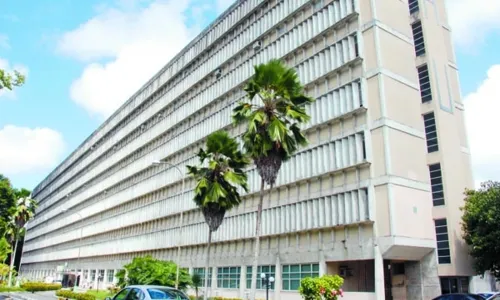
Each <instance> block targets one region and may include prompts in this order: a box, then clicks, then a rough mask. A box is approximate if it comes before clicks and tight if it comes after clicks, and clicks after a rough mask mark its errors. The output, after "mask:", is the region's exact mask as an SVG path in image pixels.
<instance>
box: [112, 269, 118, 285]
mask: <svg viewBox="0 0 500 300" xmlns="http://www.w3.org/2000/svg"><path fill="white" fill-rule="evenodd" d="M116 273H118V269H115V276H114V277H113V284H117V283H118V279H116Z"/></svg>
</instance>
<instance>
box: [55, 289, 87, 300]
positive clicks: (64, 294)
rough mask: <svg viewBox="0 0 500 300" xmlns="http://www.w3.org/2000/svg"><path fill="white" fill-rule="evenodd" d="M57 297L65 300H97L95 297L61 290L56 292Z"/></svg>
mask: <svg viewBox="0 0 500 300" xmlns="http://www.w3.org/2000/svg"><path fill="white" fill-rule="evenodd" d="M56 296H57V297H59V298H64V299H75V300H96V299H95V296H94V295H91V294H87V293H75V292H72V291H68V290H60V291H57V292H56Z"/></svg>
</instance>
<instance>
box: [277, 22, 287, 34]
mask: <svg viewBox="0 0 500 300" xmlns="http://www.w3.org/2000/svg"><path fill="white" fill-rule="evenodd" d="M285 29H286V24H282V25H279V26H278V28H277V29H276V32H277V34H278V36H282V35H283V34H284V33H285Z"/></svg>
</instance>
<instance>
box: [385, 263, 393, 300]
mask: <svg viewBox="0 0 500 300" xmlns="http://www.w3.org/2000/svg"><path fill="white" fill-rule="evenodd" d="M384 287H385V300H392V275H391V261H390V260H384Z"/></svg>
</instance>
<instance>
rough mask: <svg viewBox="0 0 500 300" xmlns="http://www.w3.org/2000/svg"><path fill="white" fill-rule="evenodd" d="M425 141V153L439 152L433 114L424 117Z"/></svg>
mask: <svg viewBox="0 0 500 300" xmlns="http://www.w3.org/2000/svg"><path fill="white" fill-rule="evenodd" d="M424 126H425V139H426V140H427V152H428V153H431V152H436V151H438V150H439V145H438V138H437V129H436V119H435V118H434V113H433V112H432V113H428V114H425V115H424Z"/></svg>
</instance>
